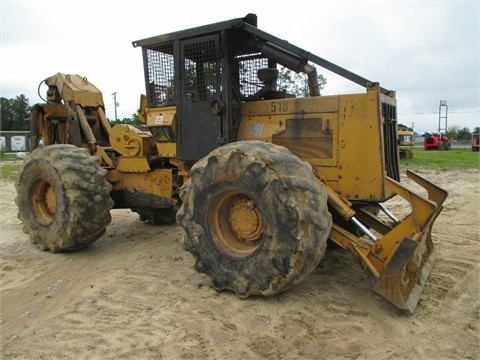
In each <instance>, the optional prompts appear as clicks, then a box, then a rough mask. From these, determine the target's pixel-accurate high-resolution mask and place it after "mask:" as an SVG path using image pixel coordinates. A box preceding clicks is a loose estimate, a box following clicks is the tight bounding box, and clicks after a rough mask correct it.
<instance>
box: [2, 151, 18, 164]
mask: <svg viewBox="0 0 480 360" xmlns="http://www.w3.org/2000/svg"><path fill="white" fill-rule="evenodd" d="M18 160H21V159H19V158H18V157H17V154H16V153H4V154H2V158H1V159H0V162H2V161H18Z"/></svg>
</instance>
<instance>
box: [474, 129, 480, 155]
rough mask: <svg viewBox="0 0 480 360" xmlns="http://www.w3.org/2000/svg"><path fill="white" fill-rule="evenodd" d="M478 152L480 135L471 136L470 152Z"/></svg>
mask: <svg viewBox="0 0 480 360" xmlns="http://www.w3.org/2000/svg"><path fill="white" fill-rule="evenodd" d="M478 150H480V133H478V132H477V133H473V134H472V151H478Z"/></svg>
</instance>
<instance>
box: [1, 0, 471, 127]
mask: <svg viewBox="0 0 480 360" xmlns="http://www.w3.org/2000/svg"><path fill="white" fill-rule="evenodd" d="M227 4H228V5H227ZM248 13H255V14H256V15H257V17H258V27H259V28H260V29H261V30H263V31H266V32H268V33H271V34H272V35H274V36H276V37H279V38H282V39H285V40H287V41H289V42H291V43H293V44H295V45H296V46H298V47H300V48H303V49H305V50H307V51H309V52H311V53H313V54H315V55H317V56H320V57H322V58H324V59H326V60H328V61H330V62H333V63H335V64H337V65H339V66H341V67H343V68H345V69H348V70H350V71H352V72H353V73H356V74H358V75H360V76H362V77H364V78H367V79H369V80H371V81H375V82H379V83H380V85H381V86H382V87H384V88H387V89H389V90H395V91H396V95H397V112H398V121H399V123H402V124H405V125H408V126H411V127H413V128H414V130H415V131H416V132H418V133H420V134H421V133H424V132H427V131H436V130H438V127H439V125H440V127H441V128H442V129H443V128H445V127H447V128H448V129H450V128H452V127H454V126H456V127H459V128H464V127H467V128H469V129H470V130H473V128H475V127H477V126H480V120H479V119H480V117H479V108H480V106H479V105H480V93H479V80H480V73H479V68H480V62H479V54H480V36H479V33H480V25H479V17H480V0H476V1H473V0H471V1H464V0H458V1H455V0H454V1H426V0H425V1H385V0H383V1H382V0H379V1H373V0H371V1H360V0H358V1H354V0H350V1H342V0H334V1H322V0H316V1H310V0H304V1H302V2H301V3H300V2H299V3H296V2H285V3H282V2H280V3H275V2H269V1H259V0H255V1H252V0H243V1H241V2H235V3H228V2H226V1H216V0H215V1H203V2H195V3H191V2H185V3H177V2H176V1H161V0H157V1H152V0H136V1H122V2H111V1H103V0H96V1H92V0H83V1H78V0H75V1H73V0H63V1H56V0H43V1H42V0H22V1H19V0H0V97H4V98H7V99H13V98H16V97H17V96H18V95H20V94H24V95H25V96H26V97H27V98H28V100H29V104H30V105H34V104H35V103H38V102H43V100H42V99H41V98H40V97H39V96H38V91H40V94H41V95H42V97H44V98H45V97H46V96H45V91H46V86H45V85H44V84H43V80H44V79H45V78H47V77H49V76H52V75H55V74H56V73H58V72H62V73H67V74H68V73H70V74H78V75H81V76H82V77H86V78H87V79H88V80H89V81H90V82H91V83H93V84H94V85H95V86H96V87H97V88H98V89H100V91H101V92H102V94H103V98H104V102H105V106H106V114H107V117H108V118H109V119H112V120H113V119H114V118H115V110H116V113H117V118H118V119H123V118H125V117H128V118H130V117H131V116H132V114H134V113H136V111H137V109H138V108H139V104H140V95H141V94H144V93H145V82H144V76H143V60H142V54H141V48H134V47H133V46H132V41H135V40H140V39H144V38H148V37H152V36H156V35H160V34H164V33H170V32H173V31H177V30H183V29H187V28H191V27H195V26H201V25H205V24H210V23H215V22H219V21H224V20H230V19H234V18H241V17H244V16H245V15H246V14H248ZM319 72H320V73H321V74H322V75H323V76H324V77H326V79H327V84H326V86H325V89H324V90H323V91H322V94H323V95H332V94H343V93H352V92H363V91H364V89H363V88H362V87H359V86H357V85H356V84H353V83H352V82H350V81H348V80H345V79H342V78H340V77H338V76H337V75H335V74H333V73H330V72H328V71H326V70H324V69H319ZM114 93H115V99H116V101H117V107H116V108H115V102H114V96H113V94H114ZM443 100H445V101H446V104H447V106H446V107H445V106H440V101H443Z"/></svg>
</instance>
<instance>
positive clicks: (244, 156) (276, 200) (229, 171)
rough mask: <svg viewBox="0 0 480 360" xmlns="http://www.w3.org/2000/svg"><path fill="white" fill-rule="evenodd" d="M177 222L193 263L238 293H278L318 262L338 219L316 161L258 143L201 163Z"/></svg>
mask: <svg viewBox="0 0 480 360" xmlns="http://www.w3.org/2000/svg"><path fill="white" fill-rule="evenodd" d="M180 197H181V199H182V206H181V208H180V209H179V211H178V213H177V221H178V223H179V224H180V225H181V226H182V227H183V229H184V230H185V237H184V241H183V247H184V249H185V250H187V251H189V252H191V253H192V254H193V256H194V258H195V269H196V270H197V271H199V272H201V273H205V274H206V275H208V276H209V277H210V278H211V280H212V284H213V287H214V288H215V289H217V290H223V289H228V290H232V291H234V292H235V293H236V295H237V296H238V297H239V298H247V297H249V296H251V295H263V296H272V295H275V294H278V293H280V292H283V291H285V290H287V289H289V288H290V287H292V286H293V285H296V284H298V283H300V282H301V281H302V280H303V279H304V278H305V277H306V276H307V275H308V274H309V273H310V272H311V271H312V270H313V269H314V268H315V267H316V266H317V265H318V263H319V262H320V260H321V259H322V257H323V255H324V253H325V250H326V246H327V238H328V235H329V233H330V229H331V224H332V219H331V215H330V213H329V212H328V208H327V194H326V191H325V189H324V188H323V186H322V185H321V184H320V183H319V181H318V180H317V179H316V178H315V176H314V174H313V172H312V168H311V166H310V165H309V164H308V163H306V162H304V161H302V160H300V159H299V158H298V157H296V156H295V155H293V154H292V153H291V152H290V151H289V150H288V149H287V148H285V147H282V146H278V145H274V144H270V143H264V142H259V141H242V142H237V143H232V144H228V145H225V146H223V147H221V148H218V149H216V150H214V151H212V152H211V153H210V154H209V155H207V156H206V157H205V158H203V159H201V160H200V161H198V162H197V163H196V164H195V165H194V166H193V167H192V169H191V171H190V179H189V180H188V181H187V182H186V183H185V185H184V186H183V187H182V190H181V192H180Z"/></svg>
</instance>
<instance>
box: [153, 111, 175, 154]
mask: <svg viewBox="0 0 480 360" xmlns="http://www.w3.org/2000/svg"><path fill="white" fill-rule="evenodd" d="M176 116H177V113H176V107H175V106H169V107H164V108H158V109H147V111H146V119H147V126H148V127H149V129H150V131H151V132H152V134H153V136H154V137H155V142H156V147H157V151H158V155H159V156H161V157H164V158H175V157H176V156H177V142H176V128H175V126H176Z"/></svg>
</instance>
